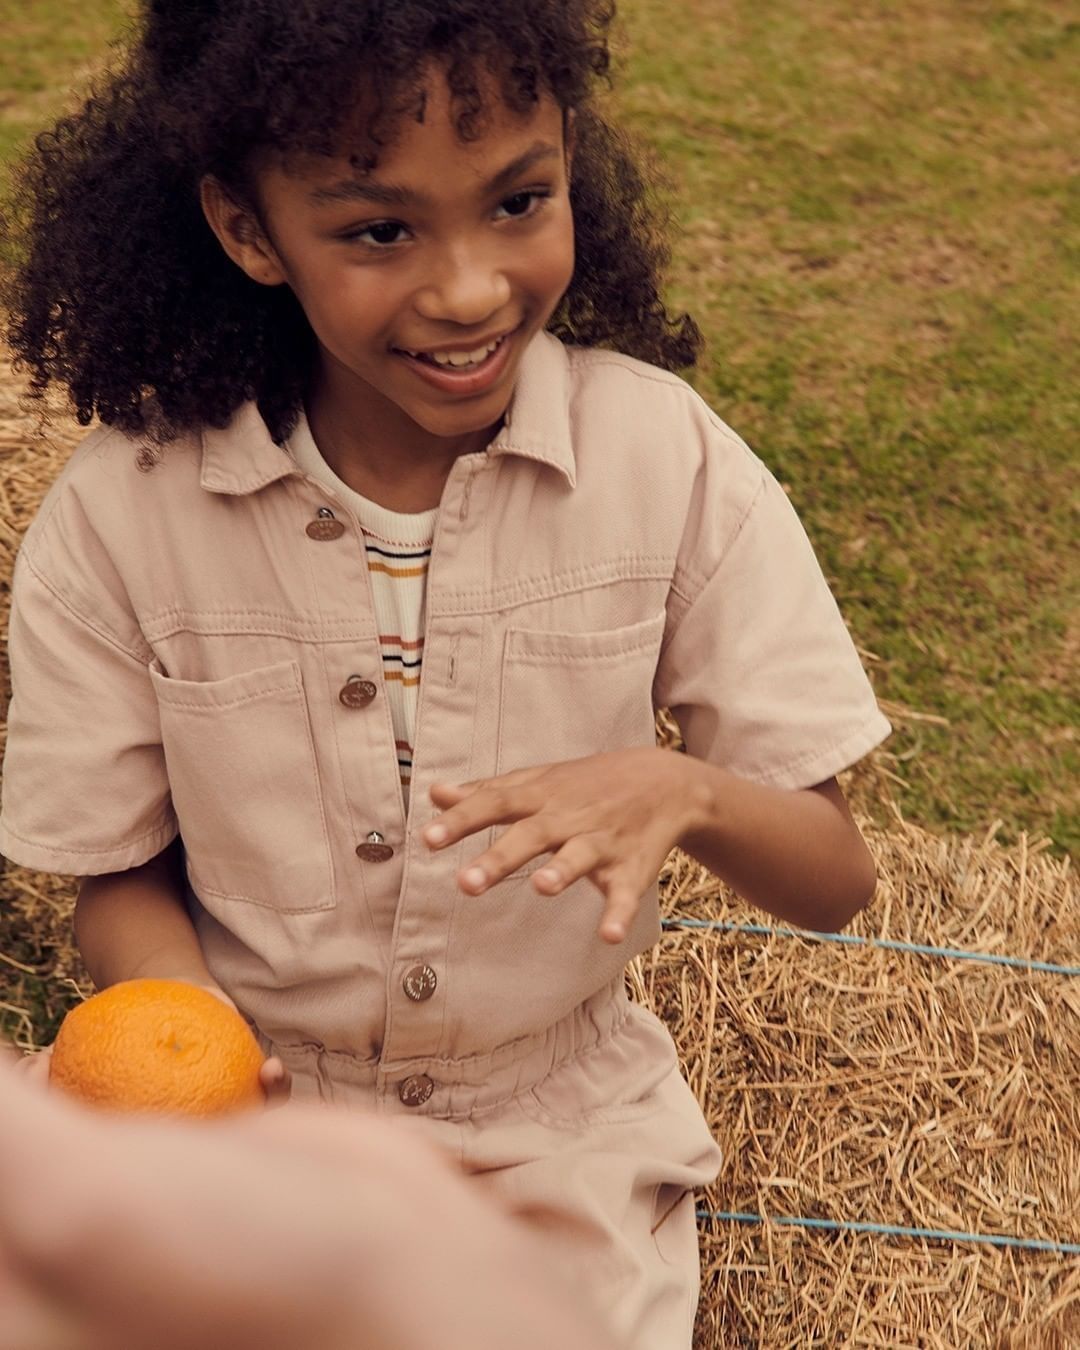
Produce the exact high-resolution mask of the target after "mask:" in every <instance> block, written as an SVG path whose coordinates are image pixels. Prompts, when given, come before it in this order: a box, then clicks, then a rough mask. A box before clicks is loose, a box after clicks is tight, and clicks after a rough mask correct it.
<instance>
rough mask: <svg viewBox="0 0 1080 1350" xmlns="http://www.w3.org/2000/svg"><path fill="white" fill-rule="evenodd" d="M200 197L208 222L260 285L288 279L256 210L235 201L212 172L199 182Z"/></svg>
mask: <svg viewBox="0 0 1080 1350" xmlns="http://www.w3.org/2000/svg"><path fill="white" fill-rule="evenodd" d="M199 201H200V202H201V204H202V209H203V215H204V216H205V217H206V223H207V224H208V225H209V226H210V228H211V229H212V230H213V232H214V233H215V234H216V235H217V239H218V243H219V244H220V245H221V247H222V248H223V249H224V250H225V252H226V253H227V254H228V255H229V257H230V258H231V259H232V260H233V262H234V263H236V265H237V267H239V268H241V269H242V271H244V272H245V273H247V275H248V276H249V277H250V278H251V280H252V281H257V282H258V283H259V285H260V286H281V285H283V284H284V283H285V281H286V276H285V269H284V267H283V266H282V264H281V259H280V258H279V257H278V255H277V252H276V250H275V249H274V246H273V244H271V243H270V241H269V239H267V237H266V234H265V232H264V231H263V228H262V226H261V225H260V224H259V222H258V220H257V219H256V218H255V216H254V214H253V213H252V212H251V211H250V210H248V209H247V208H246V207H243V206H241V205H240V204H239V203H238V202H237V201H235V200H234V199H233V198H232V197H231V196H230V195H229V193H228V191H227V189H226V188H225V187H224V186H223V184H222V183H221V182H220V181H219V180H218V179H217V178H215V177H213V175H212V174H207V176H206V177H205V178H204V179H203V180H202V181H201V182H200V184H199Z"/></svg>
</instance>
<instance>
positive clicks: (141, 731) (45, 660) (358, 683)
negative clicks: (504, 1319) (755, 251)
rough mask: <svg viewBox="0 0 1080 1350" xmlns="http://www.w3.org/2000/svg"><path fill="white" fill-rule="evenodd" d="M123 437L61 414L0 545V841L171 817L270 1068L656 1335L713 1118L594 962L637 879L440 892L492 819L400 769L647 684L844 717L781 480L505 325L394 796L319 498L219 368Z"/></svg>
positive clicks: (795, 745) (103, 860) (633, 736)
mask: <svg viewBox="0 0 1080 1350" xmlns="http://www.w3.org/2000/svg"><path fill="white" fill-rule="evenodd" d="M138 449H139V447H138V445H137V444H136V443H134V442H133V441H132V440H131V439H129V438H127V437H126V436H125V435H123V434H121V433H119V432H114V431H110V430H108V429H99V430H97V431H95V432H93V433H92V434H91V435H90V436H88V437H87V439H86V440H85V441H84V442H83V443H82V444H81V445H80V446H79V447H78V449H77V450H76V451H75V453H74V455H73V456H72V458H71V460H70V461H69V463H68V464H67V466H66V467H65V469H64V471H63V473H62V474H61V476H60V478H59V479H58V481H57V482H56V483H55V485H54V486H53V487H52V489H51V490H50V492H49V494H48V496H47V498H46V500H45V502H44V503H43V505H42V507H41V510H40V512H39V514H38V516H37V518H36V519H35V521H34V522H33V524H32V525H31V527H30V529H29V531H28V532H27V535H26V538H25V540H24V543H23V546H22V549H21V550H20V553H19V557H18V561H17V565H16V573H15V580H14V603H13V610H12V619H11V629H10V654H11V666H12V678H13V689H14V694H13V699H12V703H11V706H10V710H9V732H8V737H9V739H8V747H7V754H6V759H5V766H4V768H5V775H4V784H3V799H2V815H0V849H2V851H3V852H4V853H5V854H6V855H7V856H8V857H10V858H12V859H13V860H14V861H16V862H18V863H21V864H24V865H25V866H28V867H32V868H37V869H42V870H48V871H51V872H56V873H63V874H76V875H87V874H95V873H102V872H111V871H117V870H121V869H125V868H130V867H134V866H136V865H138V864H139V863H142V862H144V861H146V860H147V859H149V858H150V857H152V856H153V855H154V854H156V853H157V852H159V851H160V850H161V849H163V848H164V847H165V846H166V845H167V844H168V843H169V841H170V840H171V839H172V838H173V837H174V836H175V835H176V834H177V833H178V832H179V833H180V834H181V835H182V838H183V843H184V848H185V852H186V857H187V866H188V876H189V883H190V896H191V906H192V912H193V915H194V918H195V922H196V926H197V929H198V932H199V935H200V938H201V941H202V944H203V947H204V950H205V955H206V960H207V963H208V965H209V967H210V970H211V971H212V973H213V975H214V977H215V978H216V979H217V980H218V981H219V982H220V983H221V985H222V986H223V988H225V989H226V990H227V991H228V992H229V993H230V995H231V996H232V997H233V998H234V999H235V1000H236V1002H237V1003H238V1005H239V1006H240V1007H241V1009H242V1010H243V1011H244V1013H245V1014H246V1015H247V1016H248V1017H249V1018H250V1019H251V1021H252V1022H253V1024H254V1025H255V1026H256V1028H257V1030H258V1032H259V1034H260V1036H261V1037H262V1039H263V1043H264V1045H265V1046H266V1048H267V1049H268V1050H271V1049H272V1050H273V1051H275V1052H276V1053H277V1054H280V1055H281V1057H282V1058H283V1060H284V1061H285V1063H286V1064H287V1065H288V1067H289V1068H290V1069H291V1071H292V1073H293V1075H294V1081H295V1092H296V1096H297V1097H298V1098H321V1099H323V1100H325V1101H328V1102H334V1103H341V1104H344V1105H346V1106H351V1105H354V1104H355V1105H358V1106H366V1107H370V1108H373V1109H375V1110H377V1111H379V1112H383V1113H390V1114H397V1115H400V1116H402V1117H403V1118H407V1119H413V1120H417V1121H421V1122H423V1125H422V1128H425V1129H427V1130H429V1131H430V1132H431V1133H432V1134H433V1135H434V1137H435V1138H436V1140H437V1141H438V1142H440V1143H441V1144H443V1145H444V1146H446V1147H448V1148H449V1149H451V1150H452V1151H453V1152H454V1153H455V1154H456V1155H457V1156H459V1157H460V1159H461V1161H462V1163H463V1164H464V1166H465V1167H466V1169H468V1170H469V1171H470V1172H471V1173H474V1174H475V1176H476V1178H477V1181H478V1184H482V1185H484V1186H486V1187H488V1188H490V1189H491V1190H493V1191H495V1192H497V1193H498V1194H499V1195H501V1196H502V1197H504V1198H505V1199H508V1200H509V1201H511V1203H513V1204H514V1205H515V1206H516V1207H518V1208H520V1209H521V1210H522V1211H523V1212H525V1213H527V1214H528V1215H529V1217H530V1221H531V1222H534V1223H536V1224H537V1225H538V1226H541V1227H543V1228H545V1229H546V1230H548V1231H550V1232H551V1234H552V1238H553V1243H552V1245H553V1247H554V1248H555V1249H556V1250H557V1251H558V1252H559V1253H560V1254H561V1256H562V1257H563V1259H565V1261H566V1267H567V1270H568V1272H569V1273H570V1274H571V1276H572V1277H573V1278H575V1279H577V1280H582V1281H584V1282H585V1284H586V1285H587V1287H588V1290H589V1292H590V1296H591V1297H592V1299H593V1300H594V1301H595V1302H596V1303H597V1304H598V1306H600V1307H601V1308H602V1309H603V1310H605V1312H606V1314H607V1316H608V1319H609V1321H610V1323H611V1325H612V1327H613V1328H614V1330H615V1331H616V1333H617V1334H621V1335H622V1336H623V1337H624V1338H625V1341H626V1344H627V1346H629V1347H633V1348H634V1350H685V1348H686V1347H687V1346H689V1344H690V1337H691V1326H692V1321H693V1316H694V1309H695V1305H696V1301H697V1296H698V1287H699V1270H698V1250H697V1241H696V1231H695V1217H694V1198H693V1196H692V1194H688V1193H687V1194H684V1193H686V1192H689V1191H691V1190H692V1189H693V1188H695V1187H700V1186H701V1185H702V1184H704V1183H707V1182H710V1181H711V1180H713V1178H714V1177H715V1176H716V1174H717V1170H718V1167H719V1162H720V1151H719V1149H718V1147H717V1145H716V1143H715V1142H714V1141H713V1139H712V1138H711V1137H710V1134H709V1131H708V1129H707V1127H706V1125H705V1122H704V1119H703V1117H702V1115H701V1112H700V1111H699V1109H698V1106H697V1103H696V1101H695V1100H694V1098H693V1096H692V1094H691V1093H690V1091H689V1088H688V1087H687V1085H686V1084H685V1082H684V1081H683V1079H682V1077H681V1075H680V1072H679V1068H678V1065H677V1062H676V1055H675V1050H674V1046H673V1043H672V1040H671V1037H670V1035H669V1034H668V1032H667V1030H666V1029H665V1028H664V1027H663V1026H662V1025H661V1023H660V1022H659V1021H658V1020H657V1019H656V1018H655V1017H654V1016H652V1015H651V1014H650V1013H648V1012H647V1011H645V1010H643V1009H642V1008H640V1007H638V1006H636V1005H631V1004H630V1003H629V1002H628V1000H627V997H626V994H625V991H624V984H623V971H624V967H625V965H626V962H627V961H629V960H630V959H631V958H632V957H633V956H635V955H636V954H637V953H639V952H642V951H645V950H647V949H648V948H649V947H650V946H651V945H652V944H653V943H654V942H655V941H656V939H657V937H658V934H659V918H658V905H657V890H656V887H655V886H654V887H652V888H650V890H649V892H648V893H647V894H646V895H645V896H644V898H643V901H642V905H641V909H640V913H639V916H638V918H637V921H636V923H635V924H634V925H633V928H632V931H631V932H630V934H629V936H628V937H627V939H626V941H625V942H624V943H623V944H622V945H621V946H619V947H612V946H610V945H609V944H606V943H604V942H602V941H601V940H600V939H599V938H598V936H597V933H596V929H597V925H598V921H599V916H600V912H601V908H602V898H601V896H600V894H599V892H598V891H597V890H596V888H595V887H594V886H593V884H592V883H591V882H590V881H588V880H582V881H579V882H577V883H576V884H574V885H572V886H570V887H569V888H568V889H567V890H566V891H565V892H564V893H563V894H561V895H560V896H559V897H558V898H556V899H552V898H545V897H540V896H538V894H537V893H536V891H535V890H534V889H533V888H532V886H531V884H530V881H529V877H530V874H531V873H532V872H533V871H534V870H535V869H536V868H537V867H539V866H541V865H542V863H543V861H544V859H543V858H542V857H541V858H537V859H535V860H533V861H532V862H530V863H529V864H528V865H527V866H526V867H524V868H522V869H521V871H520V872H518V873H515V874H514V876H512V877H510V878H508V879H507V880H505V881H503V882H502V883H500V884H498V885H495V886H493V887H492V888H491V889H490V890H489V891H488V892H486V893H485V894H483V895H481V896H478V897H477V896H467V895H465V894H463V893H462V892H460V891H459V890H458V888H457V885H456V883H455V873H456V871H457V869H458V868H459V867H460V866H461V865H462V864H463V862H465V861H466V860H468V859H470V858H473V857H475V856H477V855H478V854H479V853H480V852H481V851H482V850H483V848H484V847H485V846H486V844H487V842H488V836H489V835H493V834H495V833H498V831H497V830H495V831H485V832H483V834H482V835H481V836H480V837H473V838H471V839H468V840H465V841H463V842H462V843H459V844H458V845H455V846H452V847H450V848H447V849H445V850H442V851H440V852H435V853H433V852H431V851H430V850H429V849H428V848H427V847H426V846H425V845H424V844H423V843H422V841H421V839H420V837H419V836H420V830H421V829H422V827H423V826H424V825H425V824H426V823H427V822H428V821H429V820H430V819H431V818H432V817H433V816H434V815H435V814H437V813H436V811H435V809H434V807H433V806H432V804H431V802H430V798H429V796H428V788H429V786H430V785H431V783H432V782H434V781H440V780H441V781H445V782H462V781H467V780H472V779H477V778H483V777H491V776H493V775H496V774H500V773H504V772H507V771H509V770H511V769H515V768H520V767H523V766H526V765H535V764H545V763H551V762H554V761H558V760H563V759H572V758H576V757H581V756H586V755H591V754H595V753H599V752H602V751H607V750H612V749H615V748H618V747H624V746H644V745H653V744H654V743H655V720H654V719H655V710H656V708H657V707H660V706H667V707H670V708H671V710H672V712H673V714H674V716H675V717H676V719H677V720H678V722H679V724H680V727H681V729H682V732H683V735H684V737H685V740H686V745H687V749H688V752H689V753H690V754H693V755H697V756H700V757H701V758H703V759H706V760H710V761H712V762H714V763H716V764H719V765H723V766H724V767H726V768H728V769H730V770H731V771H732V772H734V773H737V774H741V775H744V776H745V777H747V778H749V779H754V780H756V781H758V782H763V783H770V784H773V785H776V786H780V787H787V788H801V787H807V786H810V785H811V784H814V783H817V782H820V781H822V780H824V779H827V778H829V777H831V776H832V775H834V774H835V773H837V772H838V771H839V770H841V769H843V768H845V767H846V766H848V765H850V764H851V763H853V762H854V761H855V760H857V759H859V758H860V757H861V756H862V755H864V754H865V753H866V752H867V751H868V750H869V749H870V748H871V747H872V746H873V745H875V744H876V743H877V742H879V741H880V740H881V739H882V738H883V737H884V736H885V735H886V734H887V732H888V723H887V722H886V721H885V719H884V717H883V716H882V715H881V713H880V711H879V710H878V708H877V705H876V703H875V700H874V697H873V694H872V691H871V689H870V686H869V683H868V681H867V679H866V677H865V675H864V673H863V670H862V668H861V665H860V663H859V660H858V657H857V654H856V652H855V650H854V647H853V645H852V643H851V640H850V638H849V637H848V634H847V631H846V629H845V627H844V624H843V621H842V619H841V617H840V615H839V612H838V610H837V607H836V604H835V602H834V600H833V598H832V596H831V595H830V593H829V590H828V587H827V585H826V583H825V581H824V579H823V577H822V574H821V571H820V569H819V567H818V565H817V563H816V561H815V559H814V556H813V553H812V551H811V548H810V546H809V544H808V542H807V540H806V537H805V534H804V533H803V531H802V528H801V526H800V525H799V523H798V520H797V519H796V516H795V514H794V512H793V510H792V509H791V507H790V505H789V504H788V501H787V498H786V496H785V494H784V492H783V491H782V490H781V488H780V487H779V486H778V485H777V483H776V482H775V480H774V479H773V478H772V477H771V475H770V474H769V473H768V472H767V470H766V469H765V468H764V466H763V465H762V463H761V462H760V460H758V459H757V458H756V457H755V456H754V455H753V454H752V453H751V452H750V451H749V450H748V449H747V447H746V446H745V445H744V444H743V442H742V441H740V440H739V438H738V437H737V436H736V435H735V434H734V433H733V432H732V431H730V430H729V429H728V428H727V427H726V426H725V425H724V424H723V423H722V422H721V421H720V420H719V419H718V418H717V417H716V416H715V414H713V413H712V412H711V411H710V410H709V408H708V407H707V406H706V405H705V404H704V403H703V402H702V400H701V399H700V398H699V397H698V396H697V395H696V394H695V393H694V391H693V390H692V389H691V388H689V386H688V385H686V384H685V383H684V382H683V381H682V380H680V379H678V378H677V377H675V376H673V375H670V374H667V373H665V372H663V371H661V370H658V369H655V368H654V367H651V366H648V365H645V364H643V363H641V362H639V361H636V360H632V359H630V358H628V357H625V356H621V355H618V354H615V353H612V352H607V351H601V350H597V349H584V348H567V347H564V346H563V345H562V344H561V343H560V342H559V341H557V340H556V339H555V338H554V337H552V336H551V335H549V334H546V333H544V334H540V335H539V336H538V337H537V338H536V339H535V340H534V341H533V343H532V344H531V345H530V347H529V349H528V351H527V352H526V354H525V358H524V361H523V365H522V370H521V374H520V377H519V380H518V384H517V386H516V389H515V392H514V395H513V399H512V402H511V405H510V408H509V410H508V414H507V418H506V423H505V425H504V427H503V429H502V430H501V431H500V432H499V434H498V436H497V437H496V439H495V440H494V441H493V442H492V443H491V445H490V446H489V447H488V449H487V451H486V452H483V453H476V454H467V455H463V456H462V457H460V458H459V459H458V460H457V461H456V462H455V464H454V466H453V469H452V471H451V473H450V475H449V478H448V479H447V482H446V485H445V488H444V491H443V495H442V500H441V504H440V509H439V516H438V523H437V529H436V534H435V539H434V544H433V549H432V556H431V561H430V569H429V573H428V593H427V600H426V603H427V627H426V632H425V649H424V667H423V676H422V680H421V686H420V703H419V712H418V722H417V728H416V744H415V747H414V764H413V777H412V788H411V809H410V811H409V813H408V815H407V816H406V813H405V811H404V808H403V795H402V791H401V785H400V780H399V776H398V765H397V756H396V752H395V744H394V739H395V738H394V730H393V727H392V724H391V717H390V713H389V710H388V706H387V701H386V698H385V686H384V684H383V677H382V662H381V655H380V649H379V642H378V635H377V632H376V627H375V620H374V614H373V606H372V601H371V592H370V581H369V576H368V571H367V564H366V559H365V551H364V547H363V540H362V537H361V533H360V529H359V525H358V522H357V521H356V519H355V517H354V516H353V515H352V513H351V512H350V510H349V509H348V508H347V507H346V506H345V505H344V504H343V503H342V502H341V501H340V500H337V499H336V498H335V495H334V493H333V491H332V489H330V488H328V487H327V486H325V485H323V484H321V483H319V482H317V481H316V480H315V479H314V478H312V477H309V476H308V475H306V474H304V473H302V472H301V471H300V470H299V468H298V467H297V465H296V463H295V462H294V461H293V459H292V458H291V456H290V455H289V453H288V452H287V451H286V450H285V449H283V448H282V447H280V446H278V445H276V444H275V443H274V442H273V441H272V440H271V439H270V436H269V434H268V432H267V430H266V427H265V425H264V423H263V421H262V419H261V418H260V416H259V415H258V413H257V411H256V409H255V407H254V406H253V405H247V406H245V407H243V408H241V409H240V410H239V411H238V413H237V414H236V416H235V417H234V419H233V421H232V422H231V424H230V425H229V426H228V427H227V428H225V429H224V430H213V429H210V430H206V431H205V432H203V433H202V434H201V435H193V436H190V437H188V438H186V439H184V440H181V441H178V442H176V443H174V444H173V445H171V446H170V447H168V448H167V450H166V452H165V454H164V458H163V459H162V461H161V462H160V463H159V464H158V465H157V466H156V467H155V468H153V469H152V470H151V471H149V472H148V471H145V470H144V469H140V468H139V467H138V465H137V452H138ZM358 687H359V688H360V689H361V691H362V694H363V696H362V697H357V696H356V695H357V688H358ZM680 1196H683V1197H684V1198H683V1199H682V1201H681V1202H680V1203H678V1204H675V1205H674V1208H673V1209H671V1207H672V1204H673V1202H675V1201H676V1200H678V1198H679V1197H680ZM669 1209H671V1213H670V1215H669V1217H668V1218H667V1219H666V1221H665V1222H664V1223H663V1224H661V1225H660V1227H659V1228H657V1229H656V1231H655V1232H654V1231H653V1229H654V1227H655V1225H656V1223H657V1220H658V1219H659V1218H660V1217H662V1216H663V1215H664V1213H665V1212H667V1211H668V1210H669ZM422 1221H423V1216H418V1222H422ZM405 1255H407V1254H405Z"/></svg>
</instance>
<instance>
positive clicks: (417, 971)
mask: <svg viewBox="0 0 1080 1350" xmlns="http://www.w3.org/2000/svg"><path fill="white" fill-rule="evenodd" d="M438 983H439V980H438V977H437V976H436V974H435V972H434V971H433V970H432V969H431V967H430V966H413V968H412V969H411V970H407V971H406V972H405V978H404V979H403V980H402V982H401V984H402V988H403V989H404V990H405V992H406V994H408V996H409V998H411V999H412V1001H413V1002H414V1003H423V1002H424V1001H425V1000H426V999H429V998H430V997H431V996H432V994H433V993H434V992H435V986H436V985H437V984H438Z"/></svg>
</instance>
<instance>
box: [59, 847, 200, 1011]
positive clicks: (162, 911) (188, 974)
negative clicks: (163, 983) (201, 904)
mask: <svg viewBox="0 0 1080 1350" xmlns="http://www.w3.org/2000/svg"><path fill="white" fill-rule="evenodd" d="M181 848H182V846H181V844H180V841H179V839H174V840H173V842H172V843H171V844H170V845H169V846H168V847H167V848H165V849H163V850H162V852H161V853H159V854H157V856H156V857H153V858H151V859H150V861H149V862H145V863H143V864H142V865H141V866H140V867H132V868H131V869H130V870H128V871H126V872H108V873H106V874H105V875H103V876H96V877H87V878H86V879H85V880H84V881H83V883H82V886H81V888H80V890H79V898H78V901H77V903H76V906H75V941H76V943H77V944H78V947H79V951H80V953H81V955H82V959H83V963H84V964H85V966H86V969H87V970H88V971H89V972H90V977H91V979H92V980H93V981H94V984H95V986H96V987H97V988H98V989H105V988H107V987H108V986H109V985H111V984H117V983H119V982H120V981H121V980H134V979H143V978H153V979H166V980H168V979H171V980H187V981H188V982H190V983H192V984H199V985H202V986H204V987H205V988H207V989H211V990H213V991H214V992H215V993H218V992H220V991H219V989H218V986H217V984H216V983H215V981H214V979H213V977H212V976H211V974H210V972H209V970H208V969H207V968H206V962H205V961H204V960H203V955H202V950H201V949H200V946H199V939H198V937H197V936H196V933H195V926H194V924H193V923H192V922H191V918H190V916H189V915H188V912H187V909H186V907H185V905H184V885H183V855H182V852H181Z"/></svg>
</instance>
